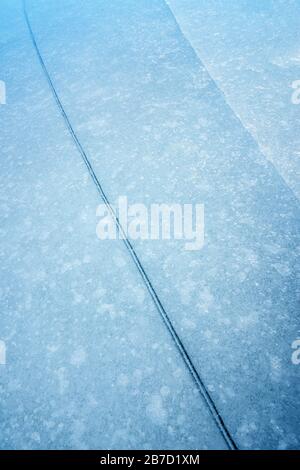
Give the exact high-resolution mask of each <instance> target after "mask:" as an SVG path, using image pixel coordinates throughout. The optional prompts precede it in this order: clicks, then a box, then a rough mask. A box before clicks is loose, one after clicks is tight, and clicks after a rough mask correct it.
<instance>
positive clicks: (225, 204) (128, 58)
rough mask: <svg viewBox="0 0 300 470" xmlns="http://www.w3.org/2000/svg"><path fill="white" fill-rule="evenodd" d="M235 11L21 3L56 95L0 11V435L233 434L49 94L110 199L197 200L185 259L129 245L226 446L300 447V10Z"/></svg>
mask: <svg viewBox="0 0 300 470" xmlns="http://www.w3.org/2000/svg"><path fill="white" fill-rule="evenodd" d="M235 3H236V2H233V1H226V2H225V0H224V1H221V0H218V1H217V0H210V1H205V2H204V0H203V1H198V0H197V1H196V0H182V1H181V0H168V2H165V1H164V0H151V1H150V0H149V1H148V0H126V1H125V0H123V1H122V0H115V1H113V2H112V1H105V0H101V1H100V0H99V1H95V0H85V1H83V0H76V1H75V0H64V1H60V2H59V1H54V0H52V1H40V0H28V1H27V2H26V5H27V11H28V17H29V20H30V24H31V27H32V31H33V33H34V38H35V40H36V43H37V46H38V49H39V51H40V54H41V56H42V58H43V61H44V64H45V67H46V69H47V73H48V74H49V76H50V77H51V81H52V86H53V87H54V88H55V91H56V93H57V97H58V99H59V103H58V102H57V101H56V100H55V99H54V98H55V97H54V95H53V89H51V86H49V82H48V81H47V76H46V75H45V71H44V70H43V67H42V66H41V63H40V62H39V59H38V56H37V54H36V51H35V49H34V47H33V46H34V44H33V42H32V39H31V37H30V34H29V31H28V27H27V25H26V21H25V17H24V13H23V8H22V2H21V1H18V0H13V1H8V0H2V1H1V2H0V29H1V32H2V35H1V42H0V73H1V75H0V80H3V81H4V82H5V84H6V93H7V97H6V105H1V106H0V115H1V133H0V148H1V154H2V160H1V172H0V210H1V221H2V223H1V227H0V237H1V249H0V254H1V278H0V302H1V317H0V340H2V341H4V342H5V345H6V361H5V362H6V364H5V365H0V406H1V421H0V442H1V444H0V446H1V448H3V449H14V448H21V449H45V448H50V449H68V448H76V449H131V448H132V449H135V448H141V449H143V448H145V449H215V448H217V449H223V448H227V446H228V442H226V439H224V435H222V429H220V426H218V425H217V424H218V423H216V419H215V417H214V413H211V410H210V409H209V406H207V402H206V401H205V399H203V395H202V394H201V393H199V387H197V383H196V382H197V381H196V382H195V380H194V379H193V377H192V374H191V373H190V372H191V371H190V370H189V368H188V367H187V362H186V360H184V357H183V356H182V353H181V352H180V348H178V344H176V342H174V338H172V336H171V335H170V332H169V331H168V329H167V328H166V324H165V323H164V321H163V319H162V318H161V312H160V311H159V308H157V305H155V302H153V297H152V296H151V295H150V294H149V289H147V285H146V283H145V279H143V278H142V277H141V275H140V273H139V272H138V270H137V268H136V265H135V264H134V262H133V260H132V258H131V257H130V254H129V252H128V249H126V246H125V245H124V243H123V242H122V241H121V240H105V241H100V240H99V239H98V238H97V236H96V224H97V217H96V208H97V205H98V204H100V203H101V202H102V201H101V198H100V195H99V192H98V191H97V188H96V185H95V181H93V179H92V178H91V177H90V173H89V171H88V169H87V167H86V165H85V163H84V161H83V159H82V155H81V153H80V151H79V150H78V146H76V140H75V141H74V136H73V138H72V132H70V129H68V127H67V126H66V118H65V117H64V116H62V114H61V110H60V105H61V106H63V110H64V112H65V113H66V116H67V119H68V122H69V123H70V124H71V125H72V131H73V132H74V134H75V136H76V139H78V141H79V142H80V145H81V146H82V149H84V152H85V154H86V155H87V157H88V159H89V162H90V164H91V168H92V171H93V174H94V175H95V177H96V178H97V179H98V180H99V182H100V183H101V186H102V188H103V190H104V191H105V194H106V196H107V197H108V199H109V200H110V201H111V202H112V203H114V202H115V201H117V199H118V197H119V196H124V195H126V196H127V197H128V200H129V201H130V202H131V203H142V204H145V205H146V206H149V205H150V204H151V203H166V204H172V203H179V204H197V203H202V204H204V206H205V244H204V247H203V248H202V249H201V250H199V251H186V250H184V249H183V243H182V240H169V241H166V240H157V241H150V240H148V241H142V240H133V241H132V242H131V243H132V246H133V249H134V250H135V253H136V254H137V256H138V258H139V260H140V262H141V264H142V266H143V268H144V270H145V272H146V273H147V279H149V281H150V282H151V285H152V286H153V289H154V291H155V293H156V295H157V297H158V299H159V301H160V302H161V305H162V306H163V309H164V311H165V312H166V313H167V315H168V318H169V319H170V322H171V324H172V327H173V328H174V331H176V334H177V335H178V337H179V338H180V340H181V342H182V344H183V345H184V348H185V350H186V353H187V355H188V357H189V358H190V361H191V363H192V364H193V366H194V368H195V371H196V373H197V374H198V376H199V377H200V378H201V381H203V384H204V386H205V390H207V393H208V394H209V397H210V399H211V401H212V402H213V404H214V406H215V408H216V410H217V412H218V413H219V415H220V416H221V417H222V420H223V421H224V423H225V426H226V429H227V430H228V433H229V435H230V436H231V438H232V440H233V441H234V442H235V444H236V445H237V446H238V447H239V448H241V449H257V448H259V449H263V448H270V449H295V448H299V445H300V435H299V425H300V413H299V405H300V403H299V402H300V381H299V374H300V365H299V366H297V365H295V364H294V363H293V362H292V353H293V349H292V347H291V345H292V343H293V341H295V340H296V339H297V338H299V337H300V325H299V274H298V273H299V253H300V251H299V225H300V224H299V200H298V197H299V194H300V191H299V176H298V175H299V173H297V172H299V155H300V153H299V152H300V148H299V135H300V133H299V132H298V127H299V113H300V106H297V105H294V104H292V102H291V95H292V92H293V89H292V88H291V86H290V85H291V83H292V82H293V81H294V80H297V79H298V80H300V71H299V65H300V59H299V58H298V59H297V57H298V56H297V54H298V55H299V51H300V37H299V31H298V30H297V28H296V24H299V19H300V8H299V6H297V2H294V1H292V0H290V1H285V2H282V1H278V2H277V3H276V6H274V3H275V2H272V1H271V0H264V1H262V2H256V1H252V2H250V0H249V1H246V0H243V1H241V2H239V6H238V7H237V6H235ZM258 5H260V6H258ZM248 19H249V20H248ZM291 31H294V33H295V34H292V33H291ZM278 37H280V42H279V43H278ZM238 38H241V40H240V41H239V40H238ZM297 51H298V52H297ZM297 61H298V62H297ZM297 158H298V162H297Z"/></svg>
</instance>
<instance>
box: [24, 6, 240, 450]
mask: <svg viewBox="0 0 300 470" xmlns="http://www.w3.org/2000/svg"><path fill="white" fill-rule="evenodd" d="M23 11H24V17H25V21H26V24H27V27H28V30H29V34H30V37H31V40H32V43H33V46H34V49H35V51H36V53H37V56H38V59H39V62H40V64H41V67H42V69H43V71H44V74H45V77H46V79H47V81H48V84H49V86H50V88H51V91H52V93H53V96H54V98H55V101H56V104H57V106H58V108H59V110H60V112H61V114H62V117H63V119H64V121H65V124H66V126H67V128H68V130H69V132H70V134H71V136H72V138H73V140H74V143H75V145H76V147H77V149H78V151H79V153H80V155H81V157H82V159H83V161H84V163H85V165H86V167H87V169H88V171H89V174H90V176H91V178H92V180H93V181H94V183H95V186H96V188H97V190H98V192H99V194H100V196H101V199H102V200H103V202H104V203H105V205H106V207H107V209H108V210H109V212H110V214H111V216H112V217H113V219H114V221H115V223H116V226H117V227H118V230H119V233H120V234H121V237H122V239H123V242H124V244H125V246H126V248H127V250H128V251H129V254H130V256H131V258H132V259H133V261H134V263H135V265H136V267H137V269H138V271H139V273H140V275H141V277H142V279H143V281H144V283H145V286H146V288H147V290H148V292H149V294H150V295H151V298H152V300H153V302H154V304H155V306H156V308H157V310H158V312H159V314H160V315H161V317H162V320H163V322H164V324H165V326H166V327H167V329H168V331H169V333H170V335H171V337H172V339H173V341H174V342H175V344H176V346H177V349H178V350H179V353H180V355H181V357H182V359H183V361H184V362H185V365H186V366H187V368H188V370H189V372H190V373H191V375H192V377H193V379H194V382H195V383H196V385H197V388H198V390H199V392H200V394H201V396H202V398H203V399H204V402H205V403H206V405H207V407H208V409H209V411H210V413H211V415H212V417H213V419H214V421H215V423H216V425H217V427H218V429H219V431H220V433H221V434H222V436H223V438H224V440H225V442H226V444H227V446H228V448H229V449H231V450H237V449H238V448H237V445H236V444H235V442H234V440H233V438H232V436H231V434H230V432H229V431H228V429H227V427H226V425H225V423H224V420H223V418H222V416H221V415H220V413H219V411H218V409H217V407H216V405H215V403H214V401H213V399H212V397H211V396H210V394H209V392H208V390H207V388H206V386H205V384H204V382H203V380H202V379H201V377H200V375H199V374H198V372H197V370H196V368H195V366H194V364H193V362H192V360H191V358H190V356H189V354H188V352H187V351H186V349H185V346H184V345H183V343H182V341H181V339H180V338H179V336H178V334H177V332H176V330H175V328H174V326H173V324H172V322H171V320H170V318H169V316H168V314H167V312H166V310H165V308H164V307H163V305H162V303H161V301H160V299H159V297H158V295H157V293H156V291H155V289H154V287H153V285H152V283H151V281H150V279H149V278H148V275H147V273H146V271H145V269H144V267H143V265H142V263H141V261H140V260H139V258H138V255H137V254H136V252H135V250H134V248H133V246H132V244H131V243H130V241H129V240H128V238H127V236H126V234H125V231H124V229H123V227H122V225H121V224H120V221H119V218H118V217H117V215H116V213H115V211H114V209H113V207H112V206H111V204H110V202H109V200H108V198H107V196H106V194H105V192H104V190H103V188H102V186H101V184H100V182H99V180H98V178H97V176H96V174H95V172H94V170H93V167H92V165H91V163H90V161H89V159H88V157H87V154H86V152H85V150H84V148H83V147H82V145H81V143H80V141H79V139H78V137H77V135H76V133H75V131H74V129H73V127H72V124H71V122H70V120H69V118H68V116H67V114H66V112H65V110H64V107H63V105H62V103H61V101H60V98H59V96H58V94H57V92H56V89H55V87H54V84H53V82H52V79H51V77H50V75H49V72H48V70H47V67H46V65H45V63H44V60H43V58H42V56H41V53H40V51H39V48H38V45H37V43H36V40H35V36H34V33H33V30H32V28H31V24H30V21H29V17H28V14H27V9H26V0H23Z"/></svg>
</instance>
